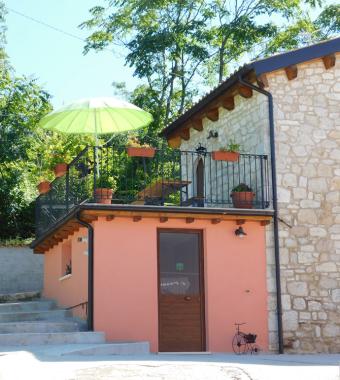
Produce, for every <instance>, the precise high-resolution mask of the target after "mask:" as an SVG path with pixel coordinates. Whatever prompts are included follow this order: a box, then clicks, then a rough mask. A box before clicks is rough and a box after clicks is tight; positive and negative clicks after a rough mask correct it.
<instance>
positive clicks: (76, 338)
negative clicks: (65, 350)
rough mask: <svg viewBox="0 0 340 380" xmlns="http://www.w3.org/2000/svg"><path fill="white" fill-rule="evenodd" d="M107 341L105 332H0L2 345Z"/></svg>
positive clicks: (0, 343)
mask: <svg viewBox="0 0 340 380" xmlns="http://www.w3.org/2000/svg"><path fill="white" fill-rule="evenodd" d="M90 343H91V344H95V343H105V334H104V333H103V332H92V331H91V332H90V331H88V332H66V333H63V332H57V333H24V334H22V333H18V334H17V333H15V334H0V346H29V345H54V344H90Z"/></svg>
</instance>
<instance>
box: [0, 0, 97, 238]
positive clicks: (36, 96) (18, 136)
mask: <svg viewBox="0 0 340 380" xmlns="http://www.w3.org/2000/svg"><path fill="white" fill-rule="evenodd" d="M4 17H5V12H4V6H3V3H2V2H1V1H0V199H1V201H0V223H1V228H0V239H8V238H12V237H13V238H16V237H17V236H19V238H20V237H21V238H28V237H30V236H32V235H33V233H34V199H35V197H36V196H37V190H36V185H37V184H38V182H40V179H49V180H53V178H54V175H53V172H52V170H51V169H52V168H53V167H54V165H55V164H56V163H57V162H63V161H64V162H69V161H70V160H71V159H73V158H74V156H75V155H76V154H77V153H78V152H79V151H80V150H81V149H83V148H84V147H85V146H86V143H88V142H91V141H92V140H91V138H89V137H88V138H85V137H84V138H79V136H65V135H58V134H56V133H54V132H48V131H45V130H43V129H41V128H39V127H38V123H39V121H40V119H41V118H42V117H43V116H44V115H45V114H46V113H48V112H49V111H51V109H52V107H51V104H50V95H49V94H48V93H47V92H46V91H45V90H44V89H42V88H41V86H39V85H38V83H37V81H36V80H35V79H34V78H31V77H25V76H23V77H18V76H16V74H15V72H14V70H13V69H12V68H11V67H10V65H9V62H8V60H7V57H6V53H5V49H4V43H5V36H4V32H5V26H4Z"/></svg>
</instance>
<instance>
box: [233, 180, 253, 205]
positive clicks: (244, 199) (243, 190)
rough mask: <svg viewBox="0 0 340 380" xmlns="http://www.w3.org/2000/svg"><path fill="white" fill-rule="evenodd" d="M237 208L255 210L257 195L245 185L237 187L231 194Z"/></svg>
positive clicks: (241, 184)
mask: <svg viewBox="0 0 340 380" xmlns="http://www.w3.org/2000/svg"><path fill="white" fill-rule="evenodd" d="M230 196H231V198H232V200H233V205H234V207H235V208H253V201H254V197H255V193H254V192H253V190H252V188H251V187H249V186H248V185H246V184H245V183H240V184H238V185H237V186H235V187H234V188H233V189H232V191H231V194H230Z"/></svg>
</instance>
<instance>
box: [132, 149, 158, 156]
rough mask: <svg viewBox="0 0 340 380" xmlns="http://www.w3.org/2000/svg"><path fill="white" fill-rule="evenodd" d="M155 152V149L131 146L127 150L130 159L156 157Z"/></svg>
mask: <svg viewBox="0 0 340 380" xmlns="http://www.w3.org/2000/svg"><path fill="white" fill-rule="evenodd" d="M155 152H156V149H155V148H142V147H133V146H129V147H128V148H127V154H128V156H130V157H154V155H155Z"/></svg>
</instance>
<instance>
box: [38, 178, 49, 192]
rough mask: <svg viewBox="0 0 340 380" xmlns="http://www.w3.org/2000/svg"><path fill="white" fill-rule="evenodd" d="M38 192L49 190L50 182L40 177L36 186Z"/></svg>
mask: <svg viewBox="0 0 340 380" xmlns="http://www.w3.org/2000/svg"><path fill="white" fill-rule="evenodd" d="M37 188H38V191H39V194H46V193H48V192H49V191H50V190H51V182H50V181H47V180H44V179H41V180H40V182H39V184H38V186H37Z"/></svg>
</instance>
